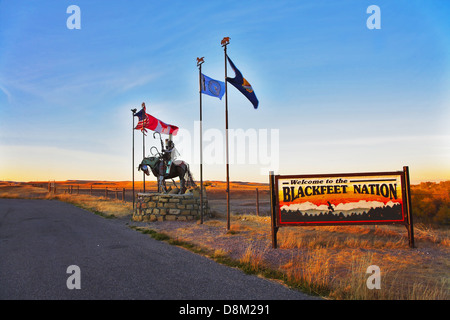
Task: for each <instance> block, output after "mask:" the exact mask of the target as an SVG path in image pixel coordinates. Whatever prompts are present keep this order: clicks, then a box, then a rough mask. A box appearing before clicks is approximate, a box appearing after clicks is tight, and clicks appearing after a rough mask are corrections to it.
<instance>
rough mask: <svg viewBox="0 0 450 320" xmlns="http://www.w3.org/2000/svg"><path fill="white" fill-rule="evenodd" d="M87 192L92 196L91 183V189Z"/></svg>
mask: <svg viewBox="0 0 450 320" xmlns="http://www.w3.org/2000/svg"><path fill="white" fill-rule="evenodd" d="M89 194H90V195H91V196H92V184H91V190H90V191H89Z"/></svg>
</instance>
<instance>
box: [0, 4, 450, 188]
mask: <svg viewBox="0 0 450 320" xmlns="http://www.w3.org/2000/svg"><path fill="white" fill-rule="evenodd" d="M71 5H76V6H78V8H79V9H80V11H79V15H78V16H75V15H74V14H75V13H76V12H74V11H72V10H68V8H69V7H70V6H71ZM371 5H376V6H377V8H379V11H378V13H379V14H378V13H377V12H376V11H372V10H369V12H368V8H369V6H371ZM375 14H378V15H375ZM449 16H450V2H449V1H445V0H436V1H426V0H421V1H419V0H415V1H411V0H410V1H406V0H396V1H392V0H391V1H381V0H374V1H372V0H371V1H364V0H346V1H343V0H340V1H332V2H330V1H320V0H319V1H312V0H309V1H303V0H295V1H267V0H258V1H253V0H251V1H232V0H231V1H230V0H228V1H224V0H216V1H153V0H150V1H137V0H134V1H133V0H127V1H125V0H115V1H87V0H67V1H66V0H65V1H62V0H58V1H56V0H54V1H50V0H38V1H37V0H15V1H10V0H0V180H14V181H36V180H40V181H48V180H57V181H59V180H75V179H80V180H116V181H122V180H131V179H132V176H133V174H134V175H135V179H136V180H142V173H140V172H138V171H137V170H136V168H137V166H138V165H139V163H140V161H141V160H142V158H143V156H144V152H145V156H149V155H150V148H151V147H152V146H156V147H157V148H160V140H159V137H158V136H156V137H155V138H154V137H153V136H152V132H149V133H148V134H147V136H146V137H145V140H143V136H142V133H141V132H140V131H138V130H133V123H134V125H136V124H137V118H134V119H133V115H132V112H131V111H130V110H131V109H133V108H136V109H137V110H140V108H141V104H142V102H145V104H146V106H147V113H149V114H151V115H152V116H154V117H156V118H158V119H160V120H162V121H164V122H166V123H169V124H172V125H176V126H178V127H179V128H180V130H179V133H178V134H177V135H176V136H175V137H174V142H175V145H176V147H177V149H178V151H179V153H180V155H179V157H178V158H179V159H182V160H185V161H187V162H188V163H189V164H190V168H191V171H192V173H193V175H194V178H195V179H197V180H198V179H199V175H200V168H199V166H200V122H199V118H200V108H199V101H200V94H199V70H198V68H197V65H196V58H197V57H205V58H204V60H205V63H204V64H203V65H202V72H203V73H204V74H205V75H207V76H209V77H211V78H213V79H217V80H220V81H224V77H225V63H224V50H223V48H222V46H221V44H220V42H221V40H222V38H224V37H230V44H229V45H228V46H227V53H228V56H229V57H230V59H232V61H233V62H234V64H235V65H236V67H237V68H238V69H239V70H240V71H241V72H242V74H243V76H244V77H245V78H246V79H247V80H248V81H249V83H250V84H251V85H252V88H253V89H254V92H255V94H256V96H257V98H258V100H259V106H258V108H257V109H254V108H253V106H252V104H251V103H250V102H249V101H248V100H247V99H246V97H245V96H243V95H242V94H241V93H240V92H239V91H237V90H236V89H235V88H234V87H233V86H231V85H228V92H227V98H228V121H229V136H228V137H229V141H230V146H229V149H228V150H229V152H230V154H229V161H230V180H232V181H252V182H268V173H269V171H274V172H275V173H276V174H281V175H294V174H323V173H330V174H335V173H357V172H385V171H401V170H402V168H403V167H404V166H408V167H409V171H410V176H411V180H412V182H413V183H417V182H421V181H441V180H449V179H450V129H449V127H450V126H449V123H450V89H449V88H450V32H449V31H450V19H449V18H448V17H449ZM74 19H75V20H74ZM75 23H78V26H79V27H80V28H79V29H77V28H71V27H70V26H73V25H74V24H75ZM376 24H377V25H376ZM375 25H376V26H377V28H373V26H375ZM227 71H228V75H229V76H231V77H232V76H233V71H232V70H231V68H230V66H229V65H228V66H227ZM201 99H202V120H203V121H202V130H201V132H202V135H203V140H202V141H203V142H202V150H203V152H202V160H203V179H204V180H225V179H226V167H225V161H226V160H225V141H226V140H225V137H226V133H225V98H223V99H222V100H220V99H218V98H215V97H211V96H207V95H202V96H201ZM162 137H163V139H164V138H165V136H164V135H163V136H162ZM133 142H134V146H135V148H134V158H135V161H134V163H133V161H132V147H133ZM143 148H144V150H143ZM148 179H153V180H155V178H154V177H151V178H150V177H147V180H148Z"/></svg>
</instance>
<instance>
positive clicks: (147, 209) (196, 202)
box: [132, 192, 209, 221]
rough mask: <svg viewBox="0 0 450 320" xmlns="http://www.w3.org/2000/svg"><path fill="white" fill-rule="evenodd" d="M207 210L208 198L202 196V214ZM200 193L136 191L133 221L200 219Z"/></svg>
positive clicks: (205, 213) (204, 214)
mask: <svg viewBox="0 0 450 320" xmlns="http://www.w3.org/2000/svg"><path fill="white" fill-rule="evenodd" d="M208 210H209V206H208V200H206V196H205V195H204V196H203V216H204V217H206V215H207V213H208ZM200 214H201V213H200V195H199V193H198V192H197V193H188V194H163V193H138V195H137V202H136V210H135V212H134V213H133V218H132V219H133V221H175V220H180V221H191V220H197V219H200Z"/></svg>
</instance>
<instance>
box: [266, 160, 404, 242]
mask: <svg viewBox="0 0 450 320" xmlns="http://www.w3.org/2000/svg"><path fill="white" fill-rule="evenodd" d="M409 190H410V188H409V173H408V170H407V167H405V168H404V171H396V172H373V173H346V174H323V175H275V176H274V175H271V194H272V198H271V199H272V224H273V231H274V232H275V236H276V231H277V230H278V227H281V226H292V225H299V226H302V225H303V226H318V225H346V224H404V225H405V226H407V229H408V233H410V231H411V234H412V219H411V214H410V209H411V206H410V195H409ZM410 239H411V237H410ZM275 240H276V238H275Z"/></svg>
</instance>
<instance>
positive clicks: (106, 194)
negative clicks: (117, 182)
mask: <svg viewBox="0 0 450 320" xmlns="http://www.w3.org/2000/svg"><path fill="white" fill-rule="evenodd" d="M105 198H106V199H108V187H105Z"/></svg>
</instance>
